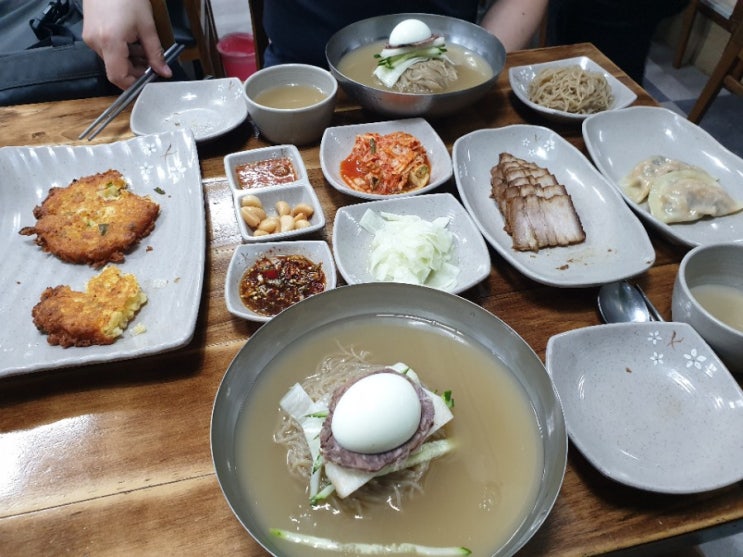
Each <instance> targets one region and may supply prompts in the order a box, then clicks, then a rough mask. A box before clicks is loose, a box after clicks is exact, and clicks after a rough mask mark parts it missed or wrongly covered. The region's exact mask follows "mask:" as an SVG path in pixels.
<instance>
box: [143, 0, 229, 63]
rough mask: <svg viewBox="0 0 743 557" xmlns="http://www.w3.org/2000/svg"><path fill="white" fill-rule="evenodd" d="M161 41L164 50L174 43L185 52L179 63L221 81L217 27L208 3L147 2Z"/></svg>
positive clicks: (193, 0)
mask: <svg viewBox="0 0 743 557" xmlns="http://www.w3.org/2000/svg"><path fill="white" fill-rule="evenodd" d="M150 2H151V4H152V13H153V15H154V17H155V25H156V27H157V32H158V35H159V36H160V41H161V42H162V43H163V46H164V48H167V47H168V46H170V45H171V44H173V42H175V41H176V40H177V41H178V42H180V43H181V44H183V45H184V46H185V47H186V48H185V49H184V50H183V53H182V54H181V56H180V60H181V61H182V62H196V63H198V64H199V66H200V70H201V73H202V74H203V75H205V76H206V75H210V76H213V77H224V76H225V73H224V67H223V66H222V59H221V57H220V55H219V51H217V41H218V36H217V27H216V25H215V23H214V13H213V11H212V5H211V2H210V1H209V0H183V2H182V4H181V3H178V2H173V3H169V2H168V1H167V0H150Z"/></svg>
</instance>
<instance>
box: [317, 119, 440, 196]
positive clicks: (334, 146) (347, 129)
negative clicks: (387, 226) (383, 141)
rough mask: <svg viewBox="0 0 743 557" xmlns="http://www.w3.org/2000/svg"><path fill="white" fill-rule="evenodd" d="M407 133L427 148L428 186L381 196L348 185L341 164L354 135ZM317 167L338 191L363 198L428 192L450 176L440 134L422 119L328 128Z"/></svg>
mask: <svg viewBox="0 0 743 557" xmlns="http://www.w3.org/2000/svg"><path fill="white" fill-rule="evenodd" d="M398 131H401V132H407V133H409V134H411V135H414V136H415V137H417V138H418V139H419V140H420V142H421V144H422V145H423V146H424V147H425V148H426V152H427V154H428V160H429V162H430V163H431V178H430V180H429V182H428V185H426V186H424V187H422V188H418V189H416V190H412V191H409V192H405V193H401V194H394V195H383V194H374V193H366V192H362V191H358V190H355V189H353V188H351V187H349V186H348V185H347V184H346V183H345V182H344V181H343V178H342V177H341V174H340V166H341V161H343V160H344V159H345V158H346V157H348V155H350V154H351V148H352V147H353V144H354V143H355V141H356V136H357V135H359V134H362V133H369V132H376V133H380V134H388V133H392V132H398ZM320 166H321V167H322V172H323V174H324V175H325V179H326V180H327V181H328V182H329V183H330V185H331V186H333V187H334V188H335V189H337V190H338V191H340V192H342V193H345V194H348V195H353V196H354V197H360V198H362V199H389V198H390V197H406V196H411V195H420V194H422V193H426V192H429V191H431V190H433V189H435V188H437V187H439V186H441V185H442V184H444V183H445V182H446V181H447V180H449V179H450V178H451V175H452V166H451V157H450V156H449V151H447V149H446V145H444V142H443V141H442V140H441V137H439V134H437V133H436V131H435V130H434V129H433V128H432V127H431V124H429V123H428V122H427V121H426V120H424V119H423V118H407V119H403V120H389V121H386V122H372V123H368V124H357V125H353V126H336V127H333V128H327V129H326V130H325V133H323V136H322V140H321V141H320Z"/></svg>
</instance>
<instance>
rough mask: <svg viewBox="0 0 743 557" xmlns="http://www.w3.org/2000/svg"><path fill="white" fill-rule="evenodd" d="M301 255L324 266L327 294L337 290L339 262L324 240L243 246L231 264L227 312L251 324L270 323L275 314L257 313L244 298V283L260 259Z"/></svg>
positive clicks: (233, 256)
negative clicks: (246, 276)
mask: <svg viewBox="0 0 743 557" xmlns="http://www.w3.org/2000/svg"><path fill="white" fill-rule="evenodd" d="M281 255H301V256H304V257H306V258H307V259H309V260H310V261H312V262H313V263H320V264H322V268H323V271H324V272H325V291H327V290H332V289H333V288H335V285H336V282H337V276H336V274H337V273H336V267H335V261H334V260H333V254H332V253H331V251H330V247H329V246H328V244H327V242H324V241H321V240H305V241H301V240H297V241H293V242H266V243H254V244H242V245H240V246H237V248H235V252H234V253H233V254H232V259H231V260H230V265H229V267H228V269H227V278H226V279H225V285H224V297H225V303H226V304H227V310H228V311H229V312H230V313H231V314H232V315H234V316H236V317H242V318H243V319H248V320H250V321H261V322H265V321H269V320H270V319H271V318H273V317H274V316H273V315H262V314H260V313H256V312H254V311H252V310H250V309H248V307H247V306H246V305H245V304H244V303H243V302H242V300H241V299H240V281H241V280H242V277H243V275H244V274H245V271H247V270H248V269H249V268H250V267H252V266H253V265H254V264H255V262H256V261H258V259H260V258H262V257H266V256H281Z"/></svg>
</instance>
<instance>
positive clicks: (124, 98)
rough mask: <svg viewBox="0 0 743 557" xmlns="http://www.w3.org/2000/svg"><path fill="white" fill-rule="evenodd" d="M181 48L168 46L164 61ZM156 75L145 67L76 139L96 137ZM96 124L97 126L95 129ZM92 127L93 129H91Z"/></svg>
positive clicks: (178, 53)
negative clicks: (130, 84)
mask: <svg viewBox="0 0 743 557" xmlns="http://www.w3.org/2000/svg"><path fill="white" fill-rule="evenodd" d="M183 48H184V46H183V45H182V44H178V43H174V44H172V45H171V46H170V48H168V50H166V51H165V54H164V56H165V62H166V63H168V64H170V63H171V62H172V61H173V60H175V59H176V58H177V57H178V55H180V53H181V52H183ZM156 77H157V74H156V73H155V72H154V70H153V69H152V68H151V67H150V68H147V70H146V71H145V72H144V73H143V74H142V75H141V76H140V77H139V79H137V81H135V82H134V83H133V84H132V86H131V87H129V88H128V89H127V90H126V91H124V92H123V93H121V95H119V98H117V99H116V100H115V101H114V102H113V103H112V104H111V106H109V107H108V108H107V109H106V110H104V111H103V113H102V114H101V115H100V116H99V117H98V118H96V119H95V120H94V121H93V123H92V124H90V125H89V126H88V127H87V128H85V131H84V132H83V133H81V134H80V135H79V136H78V139H84V138H85V137H86V136H87V139H88V141H90V140H91V139H93V138H94V137H96V136H97V135H98V134H99V133H101V131H103V128H105V127H106V126H107V125H108V124H109V122H111V120H113V119H114V118H116V117H117V116H118V115H119V114H121V111H122V110H124V109H125V108H126V107H127V106H129V103H131V102H132V101H133V100H134V99H135V98H136V97H137V95H139V93H140V92H141V91H142V89H143V88H144V86H145V85H147V84H148V83H149V82H150V81H152V80H153V79H155V78H156ZM96 126H98V128H97V129H96ZM94 129H95V131H93V130H94Z"/></svg>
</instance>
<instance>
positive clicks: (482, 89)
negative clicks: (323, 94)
mask: <svg viewBox="0 0 743 557" xmlns="http://www.w3.org/2000/svg"><path fill="white" fill-rule="evenodd" d="M406 19H419V20H421V21H423V22H424V23H426V24H427V25H428V26H429V27H430V28H431V31H432V32H433V33H436V34H439V35H442V36H443V37H444V38H445V39H446V42H447V43H448V44H456V45H459V46H462V47H464V48H467V49H469V50H471V51H473V52H475V53H476V54H479V55H480V56H482V57H483V58H484V59H485V60H486V61H487V62H488V64H490V67H491V69H492V70H493V75H492V77H491V78H490V79H488V80H487V81H485V82H483V83H481V84H479V85H476V86H474V87H470V88H469V89H463V90H461V91H454V92H451V93H430V94H422V93H420V94H419V93H398V92H395V91H385V90H382V89H375V88H372V87H369V86H367V85H363V84H361V83H359V82H358V81H355V80H353V79H351V78H349V77H348V76H346V75H344V74H343V73H341V72H340V71H339V70H338V63H339V61H340V60H341V59H342V58H343V57H344V56H345V55H346V54H348V53H349V52H351V51H353V50H356V49H358V48H359V47H362V46H364V45H367V44H369V43H372V42H375V41H379V40H384V39H387V38H388V37H389V34H390V31H392V29H393V28H394V27H395V25H397V24H398V23H400V22H401V21H403V20H406ZM325 56H326V58H327V61H328V66H329V68H330V72H331V73H332V74H333V75H334V76H335V78H336V80H338V83H339V85H340V86H341V88H342V89H343V90H344V91H345V92H346V93H347V94H348V95H349V96H350V97H351V98H353V99H354V100H355V101H356V102H358V103H359V104H360V105H361V106H363V107H364V108H366V109H369V110H372V111H374V112H377V113H379V114H383V115H386V116H395V117H412V116H428V117H437V116H445V115H447V114H452V113H454V112H456V111H458V110H461V109H463V108H465V107H467V106H469V105H471V104H473V103H475V102H476V101H478V100H479V99H481V98H482V97H483V96H484V95H485V93H487V91H488V90H490V89H491V88H492V86H493V85H494V84H495V81H496V80H497V79H498V75H499V74H500V73H501V71H502V70H503V67H504V65H505V61H506V49H505V47H504V46H503V44H502V43H501V42H500V41H499V40H498V39H497V38H496V37H495V36H494V35H492V34H490V33H488V32H487V31H486V30H485V29H483V28H482V27H480V26H479V25H475V24H474V23H470V22H469V21H464V20H461V19H457V18H453V17H447V16H441V15H433V14H415V13H403V14H393V15H383V16H378V17H372V18H369V19H363V20H361V21H357V22H355V23H352V24H350V25H348V26H347V27H344V28H343V29H341V30H340V31H338V32H337V33H336V34H335V35H333V36H332V37H331V38H330V40H329V41H328V44H327V45H326V47H325Z"/></svg>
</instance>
